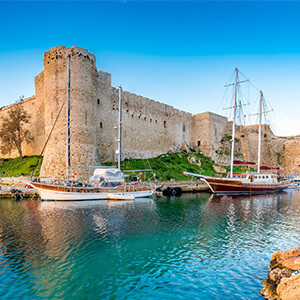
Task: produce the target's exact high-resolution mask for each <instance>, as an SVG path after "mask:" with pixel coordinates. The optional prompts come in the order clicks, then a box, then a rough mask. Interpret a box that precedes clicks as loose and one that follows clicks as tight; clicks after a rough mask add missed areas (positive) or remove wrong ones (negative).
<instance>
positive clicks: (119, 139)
mask: <svg viewBox="0 0 300 300" xmlns="http://www.w3.org/2000/svg"><path fill="white" fill-rule="evenodd" d="M121 139H122V85H120V86H119V131H118V168H119V169H121V150H122V149H121V145H122V144H121V142H122V141H121Z"/></svg>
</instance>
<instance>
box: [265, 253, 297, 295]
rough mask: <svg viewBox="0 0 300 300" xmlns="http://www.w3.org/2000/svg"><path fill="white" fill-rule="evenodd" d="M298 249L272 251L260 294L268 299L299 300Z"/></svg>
mask: <svg viewBox="0 0 300 300" xmlns="http://www.w3.org/2000/svg"><path fill="white" fill-rule="evenodd" d="M298 270H300V250H299V249H298V248H295V249H287V250H285V251H276V252H274V254H273V256H272V258H271V262H270V269H269V275H268V277H267V278H266V279H265V280H263V286H264V287H263V289H262V290H261V291H260V294H261V295H262V296H263V297H264V298H265V299H268V300H300V272H299V273H298V272H297V271H298Z"/></svg>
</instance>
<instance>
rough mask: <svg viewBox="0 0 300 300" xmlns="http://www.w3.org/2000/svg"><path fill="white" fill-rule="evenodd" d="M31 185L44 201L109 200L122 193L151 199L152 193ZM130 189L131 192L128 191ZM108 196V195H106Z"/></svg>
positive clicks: (142, 189) (136, 190) (134, 190)
mask: <svg viewBox="0 0 300 300" xmlns="http://www.w3.org/2000/svg"><path fill="white" fill-rule="evenodd" d="M31 185H32V186H33V187H34V188H35V189H36V190H37V191H38V193H39V195H40V197H41V199H42V200H45V201H48V200H50V201H83V200H109V199H111V198H110V197H111V195H113V194H115V195H119V194H120V193H122V194H123V195H124V196H133V197H134V198H146V197H151V196H152V195H153V193H154V190H155V189H154V188H153V189H150V188H149V189H146V188H145V187H143V186H135V187H134V188H133V187H130V188H129V187H126V188H128V189H129V191H126V190H123V189H122V190H120V189H119V190H117V189H116V190H113V189H107V190H106V189H101V188H98V189H84V188H74V187H73V188H71V187H67V188H65V187H63V186H54V185H44V184H38V183H31ZM130 189H131V190H130ZM108 194H110V195H108Z"/></svg>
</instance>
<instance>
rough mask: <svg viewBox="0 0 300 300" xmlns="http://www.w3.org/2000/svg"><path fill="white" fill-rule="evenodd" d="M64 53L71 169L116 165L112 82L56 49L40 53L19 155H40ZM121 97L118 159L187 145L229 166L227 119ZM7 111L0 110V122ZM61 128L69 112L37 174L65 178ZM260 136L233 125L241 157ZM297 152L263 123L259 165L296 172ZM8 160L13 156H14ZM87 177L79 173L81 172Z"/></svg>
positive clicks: (91, 63)
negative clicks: (26, 138)
mask: <svg viewBox="0 0 300 300" xmlns="http://www.w3.org/2000/svg"><path fill="white" fill-rule="evenodd" d="M68 56H70V62H71V68H70V82H71V89H70V106H71V125H70V127H71V165H73V166H94V165H99V163H100V161H102V162H104V161H113V160H114V158H115V151H116V149H117V131H116V129H115V128H114V125H116V124H117V123H118V118H119V109H120V108H119V101H118V97H119V96H118V95H119V90H118V89H117V88H115V87H113V86H112V85H111V74H109V73H106V72H104V71H101V70H97V69H96V64H95V56H94V55H93V54H92V53H89V52H88V51H87V50H86V49H83V48H79V47H72V48H66V47H63V46H59V47H54V48H51V49H50V50H49V51H48V52H46V53H44V70H43V71H42V72H41V73H40V74H39V75H37V76H36V77H35V95H34V96H32V97H30V98H27V99H24V100H22V101H21V103H22V105H23V107H24V108H25V110H27V111H28V113H29V114H30V115H31V119H30V124H28V126H29V128H30V131H31V133H32V135H33V137H34V140H33V142H31V143H30V144H24V145H23V149H24V154H25V155H38V154H40V152H41V150H42V148H43V146H44V143H45V141H46V139H47V137H48V135H49V132H50V131H51V129H52V127H53V124H54V122H55V120H56V117H57V115H58V112H59V110H60V108H61V106H62V103H63V102H64V101H66V97H67V81H68V70H67V69H68ZM122 98H123V104H122V113H123V125H122V127H123V130H122V157H123V159H124V158H149V157H155V156H157V155H160V154H162V153H166V152H172V151H178V150H179V149H181V148H182V147H190V148H194V149H198V150H200V151H201V152H202V153H203V154H205V155H207V156H210V157H212V158H213V159H214V160H216V161H218V162H222V163H228V161H229V155H228V154H229V153H228V149H229V147H230V141H229V140H230V132H231V127H232V122H228V120H227V118H225V117H223V116H220V115H217V114H214V113H211V112H205V113H199V114H191V113H188V112H184V111H181V110H178V109H176V108H174V107H172V106H169V105H166V104H163V103H160V102H157V101H155V100H151V99H148V98H145V97H142V96H139V95H136V94H133V93H130V92H126V91H123V97H122ZM11 107H12V105H10V106H5V107H2V108H1V109H0V114H1V118H0V120H1V119H2V117H3V116H5V115H6V114H7V111H8V110H9V109H10V108H11ZM0 123H1V121H0ZM0 125H1V124H0ZM65 128H66V109H63V111H62V113H61V115H60V117H59V118H58V120H57V124H56V125H55V127H54V130H53V133H52V135H51V138H50V139H49V142H48V144H47V147H46V150H45V153H44V160H43V164H42V168H41V176H48V177H59V176H62V175H61V174H62V172H63V171H64V170H65V168H66V159H65V156H66V129H65ZM257 136H258V128H257V126H244V127H243V126H237V147H236V149H237V153H236V154H237V157H238V158H240V159H241V160H245V161H256V159H257ZM299 149H300V137H298V136H297V137H277V136H275V135H274V134H273V133H272V131H271V130H270V128H269V127H267V126H264V129H263V148H262V163H263V164H265V165H270V166H276V167H277V166H280V167H286V168H291V167H293V168H295V167H297V168H299V167H300V156H299V155H298V153H299ZM3 156H4V155H3ZM10 156H11V157H13V156H17V152H12V154H11V155H10ZM4 157H5V156H4ZM84 172H86V171H84V169H80V170H77V173H82V175H84Z"/></svg>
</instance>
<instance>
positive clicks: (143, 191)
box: [23, 56, 155, 201]
mask: <svg viewBox="0 0 300 300" xmlns="http://www.w3.org/2000/svg"><path fill="white" fill-rule="evenodd" d="M119 105H120V109H119V128H118V129H119V132H118V168H114V167H106V168H105V167H101V168H97V169H95V171H94V175H93V176H92V177H91V178H90V179H89V183H88V184H86V185H83V186H77V185H74V184H72V182H70V180H69V172H70V167H71V165H70V56H69V57H68V89H67V148H66V152H67V155H66V182H65V183H64V184H54V183H53V184H46V183H40V182H28V181H23V182H26V183H27V184H30V185H31V186H32V187H34V188H35V189H36V190H37V191H38V193H39V195H40V197H41V198H42V200H59V201H80V200H101V199H112V198H113V197H115V199H116V198H122V197H123V198H124V197H125V198H126V197H127V198H130V199H134V198H144V197H150V196H151V195H152V194H153V193H154V191H155V184H153V183H144V182H126V181H125V175H124V174H123V173H122V172H121V169H120V164H121V126H122V109H121V108H122V87H121V86H120V90H119Z"/></svg>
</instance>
